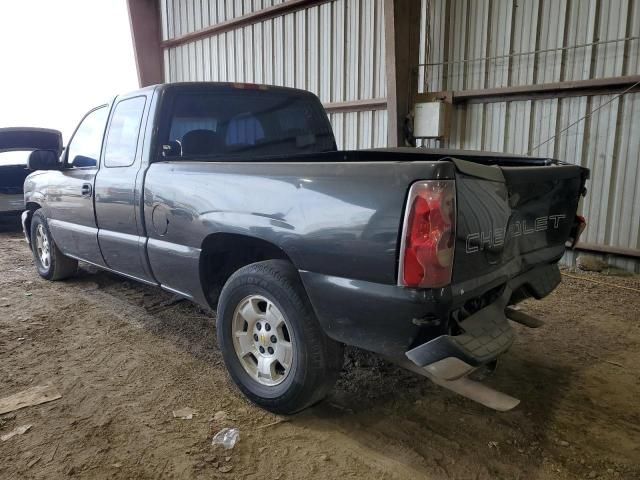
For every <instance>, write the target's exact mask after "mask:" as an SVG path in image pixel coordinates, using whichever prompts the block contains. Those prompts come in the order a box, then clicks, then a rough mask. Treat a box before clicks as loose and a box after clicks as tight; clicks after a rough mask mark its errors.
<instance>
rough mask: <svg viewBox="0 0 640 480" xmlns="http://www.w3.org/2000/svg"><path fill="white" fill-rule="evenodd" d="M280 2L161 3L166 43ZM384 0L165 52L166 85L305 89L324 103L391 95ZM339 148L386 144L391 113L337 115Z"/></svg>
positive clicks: (353, 1)
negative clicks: (192, 83)
mask: <svg viewBox="0 0 640 480" xmlns="http://www.w3.org/2000/svg"><path fill="white" fill-rule="evenodd" d="M277 3H281V2H279V1H277V0H273V1H270V0H264V1H260V0H254V1H251V0H245V1H242V0H235V1H232V0H217V1H216V0H173V1H172V0H160V4H161V15H162V35H163V39H164V40H168V39H172V38H175V37H179V36H181V35H185V34H187V33H191V32H194V31H197V30H200V29H202V28H206V27H208V26H210V25H215V24H217V23H220V22H223V21H225V20H228V19H231V18H235V17H239V16H242V15H246V14H248V13H251V12H254V11H257V10H260V9H262V8H266V7H269V6H271V5H273V4H277ZM383 22H384V15H383V0H335V1H332V2H328V3H324V4H320V5H318V6H315V7H311V8H307V9H303V10H298V11H296V12H293V13H288V14H285V15H283V16H279V17H276V18H273V19H269V20H266V21H263V22H259V23H256V24H253V25H250V26H246V27H242V28H238V29H235V30H231V31H228V32H225V33H220V34H218V35H212V36H210V37H208V38H203V39H200V40H196V41H192V42H189V43H186V44H184V45H179V46H175V47H170V48H167V49H165V51H164V68H165V81H168V82H181V81H232V82H255V83H265V84H271V85H281V86H288V87H296V88H303V89H305V90H309V91H312V92H314V93H316V94H317V95H318V96H319V97H320V99H321V100H322V101H323V102H324V103H335V102H346V101H352V100H369V99H377V98H384V97H386V82H385V65H384V62H385V52H384V28H383ZM330 120H331V123H332V124H333V127H334V131H335V134H336V139H337V141H338V145H339V147H340V148H346V149H349V148H370V147H381V146H384V145H385V144H386V136H387V112H386V110H371V111H361V112H346V113H343V112H341V113H332V114H330Z"/></svg>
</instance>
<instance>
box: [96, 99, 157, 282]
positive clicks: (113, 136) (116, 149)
mask: <svg viewBox="0 0 640 480" xmlns="http://www.w3.org/2000/svg"><path fill="white" fill-rule="evenodd" d="M151 95H152V91H150V92H149V93H148V94H144V93H138V94H135V95H133V96H129V97H119V98H118V99H117V100H116V103H115V105H114V107H113V109H112V113H111V118H110V119H109V125H108V127H107V133H106V135H105V143H104V151H103V154H102V162H101V166H100V171H99V173H98V175H97V178H96V186H95V192H96V197H95V209H96V220H97V222H98V228H99V230H98V241H99V243H100V249H101V250H102V255H103V257H104V260H105V262H106V264H107V266H108V267H109V268H111V269H113V270H116V271H117V272H120V273H123V274H126V275H129V276H131V277H134V278H136V279H137V280H141V281H146V282H152V283H155V282H154V280H153V275H152V273H151V271H150V269H149V268H148V262H147V260H146V251H145V244H146V237H145V235H144V225H143V223H142V218H141V211H142V210H141V201H142V182H143V177H144V171H143V169H142V168H141V164H142V160H141V157H142V150H143V144H144V130H145V129H144V125H145V124H146V119H147V116H148V112H149V107H150V103H151Z"/></svg>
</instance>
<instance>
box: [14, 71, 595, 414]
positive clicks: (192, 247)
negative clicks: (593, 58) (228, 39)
mask: <svg viewBox="0 0 640 480" xmlns="http://www.w3.org/2000/svg"><path fill="white" fill-rule="evenodd" d="M29 167H30V168H31V169H32V170H35V171H34V172H33V173H31V174H30V175H29V176H28V177H27V179H26V181H25V184H24V200H25V205H26V209H25V211H24V213H23V215H22V222H23V226H24V232H25V235H26V237H27V241H28V242H29V243H30V245H31V249H32V251H33V258H34V261H35V266H36V268H37V271H38V273H39V274H40V276H42V277H43V278H45V279H48V280H62V279H65V278H67V277H70V276H72V275H74V274H75V273H76V270H77V268H78V261H82V262H87V263H89V264H92V265H95V266H97V267H99V268H102V269H105V270H108V271H111V272H114V273H117V274H120V275H123V276H125V277H127V278H130V279H134V280H137V281H140V282H143V283H146V284H149V285H155V286H158V287H161V288H163V289H165V290H167V291H169V292H173V293H174V294H176V295H179V296H181V297H184V298H186V299H190V300H192V301H194V302H196V303H198V304H200V305H203V306H205V307H210V308H211V309H212V310H215V311H216V313H217V314H216V334H217V339H218V343H219V347H220V349H221V351H222V354H223V358H224V361H225V364H226V367H227V369H228V371H229V374H230V376H231V378H232V379H233V381H234V382H235V383H236V384H237V385H238V387H239V388H240V390H241V391H242V392H243V393H244V394H245V395H246V396H247V397H249V399H251V400H252V401H253V402H255V403H256V404H258V405H260V406H261V407H263V408H265V409H268V410H270V411H273V412H277V413H284V414H290V413H293V412H297V411H299V410H301V409H303V408H305V407H308V406H310V405H312V404H314V403H316V402H318V401H319V400H321V399H322V398H323V397H325V396H326V394H327V393H328V392H329V390H330V389H331V387H332V385H333V384H334V382H335V380H336V378H337V376H338V374H339V372H340V370H341V367H342V362H343V348H344V345H352V346H356V347H359V348H362V349H366V350H369V351H372V352H376V353H377V354H380V355H382V356H384V357H386V358H388V359H391V360H393V361H395V362H398V363H400V364H401V365H403V366H405V367H407V368H410V369H412V370H415V371H417V372H420V373H422V374H423V375H425V376H428V377H429V378H431V379H432V380H433V381H435V382H436V383H438V384H440V385H442V386H444V387H446V388H450V389H451V390H454V391H456V392H458V393H461V394H462V395H466V396H467V397H469V398H472V399H474V400H477V401H479V402H481V403H484V404H485V405H488V406H490V407H492V408H496V409H498V410H506V409H509V408H512V407H513V406H514V405H515V404H516V403H517V400H516V399H514V398H513V397H510V396H509V395H506V394H503V393H501V392H495V391H493V390H491V389H490V388H489V387H487V386H485V385H484V384H482V383H480V382H478V381H476V380H473V379H472V378H471V377H469V374H470V373H471V372H473V371H474V370H477V369H479V368H482V367H483V366H486V365H490V364H492V362H494V361H495V360H496V358H497V357H498V356H499V355H501V354H502V353H504V352H505V351H506V350H507V349H508V348H509V347H510V345H511V344H512V342H513V339H514V332H513V329H512V326H511V324H510V322H509V319H510V320H513V321H516V322H520V323H524V324H528V325H529V326H535V320H536V319H534V318H532V317H530V316H528V315H527V314H526V313H524V312H523V311H521V310H518V307H516V306H515V305H516V304H517V303H518V302H520V301H521V300H523V299H525V298H528V297H535V298H538V299H539V298H542V297H545V296H546V295H548V294H549V293H550V292H551V291H552V290H553V289H554V288H555V287H556V286H557V285H558V283H559V282H560V272H559V269H558V266H557V262H558V260H559V259H560V258H561V257H562V255H563V253H564V251H565V244H572V243H575V241H577V238H578V236H579V234H580V232H581V229H582V228H583V227H584V220H583V219H582V218H581V217H579V216H577V215H576V212H577V209H578V202H579V199H580V197H581V195H583V194H584V193H585V181H586V180H587V177H588V170H586V169H584V168H582V167H579V166H575V165H569V164H566V163H562V162H560V161H556V160H552V159H548V158H532V157H523V156H515V155H505V154H493V153H481V152H468V151H447V150H426V149H417V148H399V149H380V150H360V151H338V150H337V148H336V142H335V139H334V136H333V133H332V129H331V125H330V123H329V120H328V118H327V115H326V112H325V111H324V109H323V107H322V104H321V103H320V101H319V99H318V98H317V97H316V96H314V95H313V94H311V93H308V92H305V91H301V90H295V89H290V88H281V87H271V86H264V85H252V84H233V83H177V84H166V85H156V86H151V87H147V88H144V89H141V90H138V91H135V92H133V93H130V94H127V95H122V96H118V97H116V98H115V99H113V101H111V102H109V103H108V104H105V105H101V106H98V107H97V108H94V109H93V110H91V111H90V112H89V113H87V115H86V116H85V117H84V118H83V119H82V121H81V122H80V124H79V125H78V127H77V129H76V131H75V133H74V134H73V136H72V137H71V139H70V140H69V142H68V144H67V146H66V148H64V150H63V151H57V150H56V149H40V150H36V151H34V152H33V153H31V156H30V158H29Z"/></svg>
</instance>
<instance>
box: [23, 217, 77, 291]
mask: <svg viewBox="0 0 640 480" xmlns="http://www.w3.org/2000/svg"><path fill="white" fill-rule="evenodd" d="M40 226H42V232H43V234H44V235H45V237H46V239H47V241H48V245H49V264H48V265H46V264H44V263H43V261H42V259H41V257H40V255H39V253H38V248H39V247H38V229H39V227H40ZM31 252H32V253H33V260H34V262H35V264H36V269H37V270H38V274H39V275H40V276H41V277H42V278H44V279H46V280H52V281H56V280H63V279H65V278H69V277H71V276H73V275H75V274H76V272H77V271H78V261H77V260H76V259H74V258H70V257H67V256H65V255H64V254H63V253H62V252H61V251H60V249H59V248H58V246H57V245H56V244H55V242H54V241H53V237H52V236H51V231H50V230H49V225H48V224H47V217H45V215H44V213H43V212H42V210H36V211H35V212H34V213H33V217H32V218H31Z"/></svg>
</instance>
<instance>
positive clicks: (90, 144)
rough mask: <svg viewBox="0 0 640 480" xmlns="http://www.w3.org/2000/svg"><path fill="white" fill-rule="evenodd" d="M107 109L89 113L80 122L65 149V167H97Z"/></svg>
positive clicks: (104, 107)
mask: <svg viewBox="0 0 640 480" xmlns="http://www.w3.org/2000/svg"><path fill="white" fill-rule="evenodd" d="M108 114H109V109H108V108H107V106H106V105H103V106H102V107H98V108H96V109H94V110H92V111H90V112H89V113H88V114H87V115H86V116H85V117H84V118H83V119H82V121H81V122H80V125H78V128H77V129H76V132H75V133H74V135H73V137H72V138H71V142H69V146H68V147H67V152H68V153H67V165H68V166H71V167H76V168H78V167H95V166H97V165H98V159H99V158H100V150H101V148H102V136H103V135H104V127H105V124H106V123H107V115H108Z"/></svg>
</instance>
